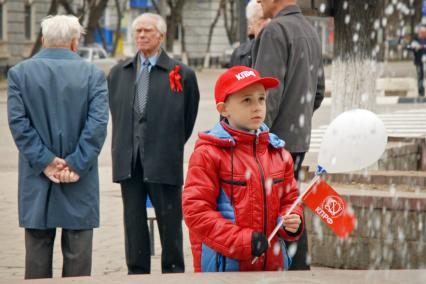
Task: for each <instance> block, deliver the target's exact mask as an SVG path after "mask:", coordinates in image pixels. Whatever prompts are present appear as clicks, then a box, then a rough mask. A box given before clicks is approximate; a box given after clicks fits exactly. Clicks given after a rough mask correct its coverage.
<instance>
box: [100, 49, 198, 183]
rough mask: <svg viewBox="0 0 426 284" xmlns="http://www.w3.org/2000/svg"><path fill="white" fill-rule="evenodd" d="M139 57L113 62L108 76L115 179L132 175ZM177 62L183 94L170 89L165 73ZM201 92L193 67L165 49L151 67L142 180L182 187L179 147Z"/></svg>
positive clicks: (189, 130)
mask: <svg viewBox="0 0 426 284" xmlns="http://www.w3.org/2000/svg"><path fill="white" fill-rule="evenodd" d="M137 60H139V57H138V55H136V56H135V57H134V58H133V59H129V60H126V61H124V62H121V63H119V64H117V65H116V66H114V68H112V70H111V72H110V75H109V77H108V87H109V97H110V101H109V104H110V109H111V118H112V166H113V181H114V182H120V181H123V180H125V179H128V178H130V177H131V174H132V149H133V144H132V143H133V127H132V126H133V114H134V111H133V101H134V96H135V88H136V83H135V82H136V80H135V78H136V72H137V70H136V69H137ZM176 65H180V66H181V69H180V75H181V76H182V81H181V82H182V86H183V91H182V92H174V91H172V90H171V89H170V82H169V73H170V72H171V71H172V70H173V69H174V68H175V66H176ZM199 98H200V94H199V90H198V84H197V78H196V76H195V73H194V71H192V70H191V69H190V68H189V67H187V66H185V65H183V64H182V63H180V62H178V61H176V60H173V59H171V58H170V57H168V56H167V54H166V53H165V52H164V51H161V54H160V56H159V58H158V60H157V64H156V65H155V66H153V67H152V68H151V71H150V84H149V90H148V102H147V106H146V117H147V121H146V133H145V139H144V141H142V143H144V149H145V154H144V163H143V164H144V169H143V171H144V181H145V182H153V183H163V184H171V185H177V186H180V185H182V183H183V148H184V144H185V142H186V141H187V140H188V138H189V137H190V136H191V133H192V130H193V127H194V123H195V118H196V116H197V111H198V102H199Z"/></svg>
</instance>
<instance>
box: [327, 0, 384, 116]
mask: <svg viewBox="0 0 426 284" xmlns="http://www.w3.org/2000/svg"><path fill="white" fill-rule="evenodd" d="M383 1H384V0H357V1H344V0H335V1H334V5H335V6H334V23H335V24H334V27H335V41H334V59H333V64H332V108H331V113H332V117H335V116H337V115H338V114H340V113H341V112H344V111H346V110H348V109H352V108H365V109H369V110H373V111H374V109H375V103H376V80H377V79H378V78H379V76H380V73H381V71H382V70H381V68H382V67H381V64H380V62H378V59H379V51H380V49H379V47H380V46H379V45H378V39H379V38H378V35H379V33H381V34H383V35H384V33H385V29H384V26H385V25H384V21H385V20H382V19H383V17H381V16H382V14H383V7H384V6H383Z"/></svg>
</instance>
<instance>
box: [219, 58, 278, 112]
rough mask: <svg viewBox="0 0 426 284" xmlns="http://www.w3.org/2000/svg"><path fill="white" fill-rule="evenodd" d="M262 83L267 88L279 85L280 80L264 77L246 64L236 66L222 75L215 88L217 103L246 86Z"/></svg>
mask: <svg viewBox="0 0 426 284" xmlns="http://www.w3.org/2000/svg"><path fill="white" fill-rule="evenodd" d="M255 83H260V84H262V85H263V86H264V87H265V90H268V89H271V88H275V87H277V86H278V85H279V84H280V82H279V81H278V80H277V79H275V78H272V77H264V78H262V77H261V76H260V74H259V72H257V71H256V70H254V69H253V68H250V67H246V66H235V67H232V68H230V69H228V70H227V71H226V72H225V73H223V74H222V75H220V77H219V79H218V80H217V82H216V86H215V88H214V97H215V99H216V104H218V103H222V102H224V101H225V100H226V98H227V97H228V96H229V95H231V94H233V93H236V92H238V91H240V90H242V89H244V88H245V87H248V86H250V85H252V84H255Z"/></svg>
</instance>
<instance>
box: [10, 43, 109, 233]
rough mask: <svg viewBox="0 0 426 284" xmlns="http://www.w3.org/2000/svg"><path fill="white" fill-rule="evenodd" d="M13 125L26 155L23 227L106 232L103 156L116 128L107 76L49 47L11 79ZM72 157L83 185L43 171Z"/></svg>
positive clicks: (22, 187) (13, 72)
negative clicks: (102, 226) (102, 224)
mask: <svg viewBox="0 0 426 284" xmlns="http://www.w3.org/2000/svg"><path fill="white" fill-rule="evenodd" d="M7 110H8V120H9V127H10V130H11V132H12V136H13V138H14V140H15V143H16V146H17V147H18V150H19V184H18V207H19V225H20V226H21V227H25V228H34V229H46V228H55V227H62V228H66V229H90V228H94V227H98V226H99V177H98V161H97V160H98V155H99V152H100V151H101V148H102V145H103V143H104V141H105V137H106V131H107V130H106V129H107V124H108V89H107V82H106V79H105V76H104V74H103V73H102V71H100V70H98V69H97V68H96V67H95V66H94V65H92V64H89V63H86V62H85V61H83V60H82V59H81V58H80V57H79V56H78V55H77V54H76V53H74V52H72V51H70V50H68V49H63V48H47V49H43V50H42V51H40V52H39V53H38V54H36V55H35V56H34V57H32V58H31V59H28V60H25V61H23V62H21V63H20V64H18V65H16V66H14V67H13V68H12V69H10V70H9V73H8V100H7ZM54 157H60V158H64V159H65V160H66V161H67V163H68V165H69V166H70V168H71V169H73V170H74V171H76V172H77V173H78V174H79V175H80V180H79V181H78V182H76V183H70V184H55V183H52V182H51V181H50V180H49V179H48V178H47V177H46V176H45V175H44V174H43V170H44V169H45V168H46V166H48V165H49V164H50V163H51V162H52V160H53V159H54Z"/></svg>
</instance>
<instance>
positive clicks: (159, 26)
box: [132, 13, 167, 34]
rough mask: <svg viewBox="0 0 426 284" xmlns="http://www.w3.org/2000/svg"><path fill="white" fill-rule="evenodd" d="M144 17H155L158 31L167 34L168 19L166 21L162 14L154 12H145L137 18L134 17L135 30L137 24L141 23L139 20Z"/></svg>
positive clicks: (133, 26) (133, 25)
mask: <svg viewBox="0 0 426 284" xmlns="http://www.w3.org/2000/svg"><path fill="white" fill-rule="evenodd" d="M143 18H151V19H154V20H155V21H156V25H155V27H156V29H157V31H158V32H160V33H161V34H166V32H167V25H166V21H164V19H163V17H161V16H160V15H158V14H154V13H143V14H141V15H139V16H137V17H136V19H134V20H133V23H132V30H133V32H135V31H136V28H137V25H138V24H139V22H140V21H141V20H142V19H143Z"/></svg>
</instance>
